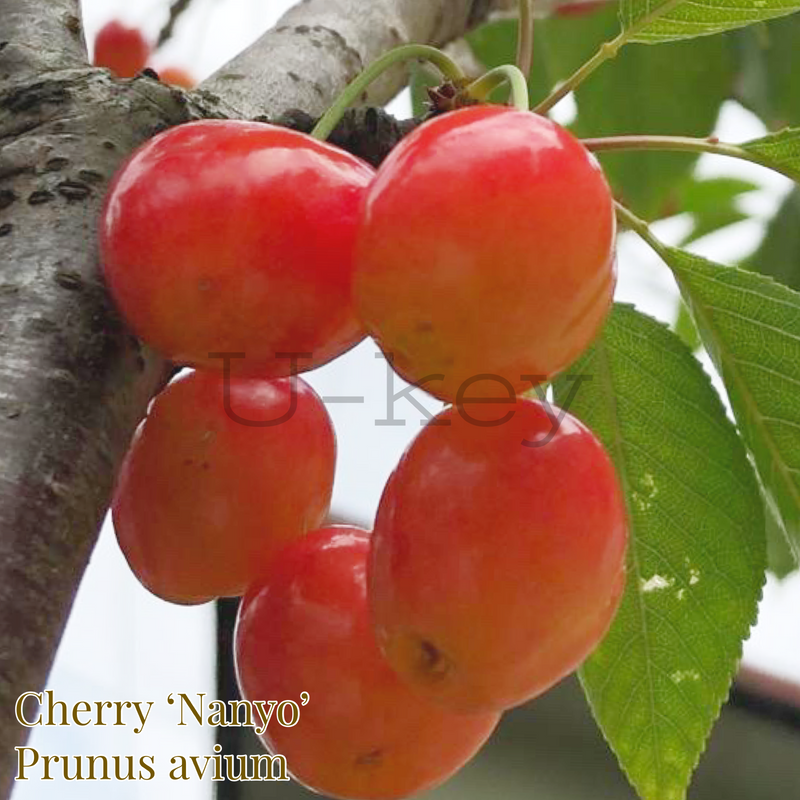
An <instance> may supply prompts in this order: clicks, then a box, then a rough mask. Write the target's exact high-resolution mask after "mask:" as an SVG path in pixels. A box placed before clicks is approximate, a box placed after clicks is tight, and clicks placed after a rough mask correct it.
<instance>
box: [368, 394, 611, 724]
mask: <svg viewBox="0 0 800 800" xmlns="http://www.w3.org/2000/svg"><path fill="white" fill-rule="evenodd" d="M468 411H469V408H465V409H461V410H460V411H459V410H458V409H454V408H449V409H447V410H445V411H443V412H442V413H441V414H439V415H438V416H437V417H436V418H435V419H434V420H433V421H431V422H430V423H429V424H428V425H427V427H425V428H424V429H423V431H422V432H421V433H420V434H419V436H418V437H417V438H416V439H415V440H414V442H413V443H412V444H411V446H410V447H409V449H408V450H407V451H406V453H405V454H404V455H403V458H402V459H401V461H400V463H399V465H398V467H397V469H396V470H395V472H394V475H393V476H392V478H391V480H390V482H389V484H388V485H387V487H386V489H385V491H384V494H383V497H382V498H381V502H380V507H379V511H378V518H377V521H376V524H375V532H374V534H373V545H372V555H371V560H370V580H369V585H370V598H371V606H372V612H373V617H374V620H375V624H376V628H377V633H378V642H379V644H380V646H381V648H382V649H383V651H384V653H385V655H386V657H387V658H388V660H389V661H390V663H391V664H392V666H393V667H394V668H395V669H396V670H397V672H398V673H399V674H400V675H401V676H402V677H403V678H404V679H405V680H406V681H407V682H408V683H409V684H410V685H412V686H413V687H414V688H415V689H417V690H419V691H421V692H424V693H426V694H427V695H428V696H430V697H432V698H436V699H438V700H439V701H441V702H442V703H444V704H445V705H447V706H448V707H450V708H454V709H458V710H468V711H479V710H481V711H485V710H489V709H503V708H508V707H510V706H513V705H517V704H519V703H522V702H524V701H525V700H528V699H530V698H532V697H535V696H536V695H538V694H541V693H542V692H544V691H545V690H546V689H548V688H550V687H551V686H552V685H553V684H554V683H556V682H557V681H558V680H560V679H561V678H563V677H564V676H565V675H567V674H568V673H570V672H572V670H574V669H575V668H576V667H577V666H578V665H579V664H580V663H581V661H583V659H584V658H585V657H586V656H587V655H589V653H590V652H591V651H592V650H593V649H594V648H595V646H596V645H597V644H598V642H599V641H600V639H601V638H602V637H603V636H604V634H605V632H606V630H607V629H608V627H609V625H610V623H611V620H612V618H613V616H614V613H615V611H616V609H617V605H618V603H619V600H620V597H621V594H622V590H623V585H624V557H625V546H626V541H627V524H626V516H625V504H624V500H623V496H622V492H621V490H620V487H619V485H618V481H617V477H616V474H615V472H614V468H613V466H612V464H611V461H610V460H609V458H608V456H607V455H606V453H605V451H604V449H603V447H602V445H601V444H600V442H598V440H597V439H596V438H595V437H594V435H593V434H592V433H591V431H589V430H588V429H587V428H586V427H585V426H583V425H582V424H581V423H580V422H579V421H578V420H576V419H575V418H574V417H572V416H570V415H569V414H564V417H563V419H562V420H561V422H560V423H556V421H555V417H553V416H551V415H549V414H548V413H547V411H546V409H545V407H543V406H542V404H541V403H538V402H535V401H532V400H527V399H525V398H517V399H516V401H515V403H513V404H501V403H496V404H494V403H492V404H486V405H483V406H482V407H481V419H482V420H489V419H494V420H502V419H506V420H507V421H506V422H505V423H504V424H500V425H496V426H493V427H485V426H484V425H479V424H475V423H474V422H472V421H470V420H469V418H467V417H466V413H467V412H468ZM559 413H561V412H560V411H559V409H552V414H559ZM509 415H510V418H509ZM556 427H557V430H556ZM548 437H549V438H548ZM526 443H527V444H526ZM529 445H534V446H529Z"/></svg>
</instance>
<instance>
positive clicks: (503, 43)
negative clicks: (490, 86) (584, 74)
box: [466, 19, 591, 103]
mask: <svg viewBox="0 0 800 800" xmlns="http://www.w3.org/2000/svg"><path fill="white" fill-rule="evenodd" d="M547 22H548V21H546V20H537V21H536V27H535V28H534V42H533V62H532V64H531V74H530V76H529V81H528V84H529V88H530V100H531V103H537V102H538V101H539V100H541V99H542V98H544V97H545V96H546V95H547V93H548V92H549V91H550V89H552V88H553V86H554V85H555V82H556V77H555V76H554V75H552V74H551V72H550V67H549V66H548V64H547V63H546V62H545V60H544V59H543V57H542V53H543V50H542V44H543V41H544V39H545V36H546V33H545V30H544V28H545V26H546V25H547ZM466 40H467V43H468V44H469V46H470V49H471V50H472V52H473V54H474V56H475V57H476V58H477V59H478V60H479V61H480V62H481V63H482V64H483V65H484V66H485V67H486V69H487V70H488V69H493V68H494V67H499V66H501V65H503V64H513V63H514V59H515V58H516V53H517V23H516V21H515V20H511V19H501V20H495V21H493V22H488V23H486V24H485V25H481V26H480V27H478V28H476V29H475V30H473V31H471V32H470V33H468V34H467V36H466ZM564 46H565V47H566V48H567V49H571V48H572V47H573V42H571V41H569V40H565V42H564ZM588 55H591V53H589V54H587V57H588ZM497 96H498V97H499V94H498V95H497Z"/></svg>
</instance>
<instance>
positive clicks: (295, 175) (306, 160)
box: [100, 120, 374, 378]
mask: <svg viewBox="0 0 800 800" xmlns="http://www.w3.org/2000/svg"><path fill="white" fill-rule="evenodd" d="M373 174H374V170H373V169H372V168H371V167H370V166H368V165H367V164H365V163H363V162H361V161H360V160H359V159H357V158H355V157H354V156H351V155H349V154H348V153H345V152H344V151H342V150H339V149H337V148H335V147H333V146H331V145H328V144H325V143H323V142H318V141H316V140H315V139H312V138H311V137H309V136H306V135H304V134H301V133H297V132H295V131H292V130H288V129H285V128H278V127H275V126H272V125H266V124H262V123H256V122H241V121H220V120H206V121H201V122H193V123H188V124H186V125H181V126H178V127H176V128H171V129H170V130H168V131H165V132H164V133H162V134H160V135H158V136H156V137H155V138H153V139H151V140H150V141H149V142H147V143H146V144H145V145H144V146H143V147H141V148H140V149H139V150H137V151H136V152H135V153H134V155H133V156H132V157H131V159H130V160H129V161H128V162H127V163H126V164H125V165H124V166H123V168H122V169H121V170H120V172H119V173H118V174H117V176H116V177H115V179H114V181H113V182H112V185H111V188H110V191H109V194H108V196H107V199H106V202H105V206H104V210H103V214H102V218H101V224H100V250H101V260H102V264H103V269H104V274H105V279H106V283H107V284H108V287H109V289H110V291H111V294H112V296H113V298H114V300H115V301H116V303H117V305H118V306H119V308H120V310H121V311H122V314H123V315H124V316H125V318H126V319H127V321H128V322H129V324H130V325H131V327H132V328H133V330H134V331H135V332H136V333H137V334H138V335H139V336H141V337H142V339H144V340H145V341H146V342H147V343H148V344H150V345H151V346H152V347H154V348H155V349H156V350H158V351H160V352H161V353H162V354H163V355H165V356H166V357H168V358H170V359H171V360H173V361H175V362H177V363H181V364H188V365H191V366H198V367H205V368H211V369H221V368H222V363H223V362H222V360H221V359H220V358H219V357H218V356H215V355H214V354H218V353H221V352H227V353H240V354H243V357H239V358H235V359H233V360H232V362H231V365H232V369H233V370H234V371H235V372H236V373H238V374H243V375H253V376H257V377H266V378H272V377H282V376H285V375H289V374H292V373H293V372H296V371H297V370H298V369H299V370H306V369H311V368H312V367H315V366H319V365H320V364H324V363H325V362H327V361H330V360H331V359H332V358H335V357H336V356H337V355H339V354H340V353H342V352H344V351H345V350H347V349H349V348H350V347H352V346H353V345H354V344H356V343H357V342H358V341H359V340H360V339H361V338H362V336H363V331H362V328H361V325H360V323H359V322H358V321H357V320H356V317H355V315H354V311H353V308H352V299H351V294H352V286H351V284H352V270H353V250H354V247H355V236H356V225H357V220H358V214H359V206H360V203H361V198H362V195H363V193H364V189H365V188H366V186H367V184H368V183H369V182H370V181H371V180H372V177H373ZM291 354H295V357H294V359H293V358H292V356H291ZM293 361H294V362H296V366H294V367H293Z"/></svg>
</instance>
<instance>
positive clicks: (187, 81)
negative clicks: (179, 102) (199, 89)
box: [158, 67, 197, 89]
mask: <svg viewBox="0 0 800 800" xmlns="http://www.w3.org/2000/svg"><path fill="white" fill-rule="evenodd" d="M158 77H159V78H160V79H161V82H162V83H169V84H172V85H173V86H181V87H183V88H184V89H193V88H194V87H195V86H197V81H196V80H195V79H194V77H193V76H192V75H191V74H190V73H189V72H187V71H186V70H185V69H181V67H165V68H164V69H160V70H159V71H158Z"/></svg>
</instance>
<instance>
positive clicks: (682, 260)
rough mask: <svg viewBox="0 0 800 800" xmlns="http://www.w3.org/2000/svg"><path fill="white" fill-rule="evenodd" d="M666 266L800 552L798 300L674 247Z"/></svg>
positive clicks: (665, 253) (768, 282)
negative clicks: (679, 291) (681, 295)
mask: <svg viewBox="0 0 800 800" xmlns="http://www.w3.org/2000/svg"><path fill="white" fill-rule="evenodd" d="M660 253H661V256H662V257H663V258H664V260H665V261H666V262H667V263H668V264H669V265H670V267H672V270H673V272H674V273H675V276H676V278H677V279H678V282H679V284H680V286H681V291H682V292H683V294H684V297H685V298H686V299H687V301H688V303H689V306H690V308H691V310H692V315H693V316H694V320H695V322H696V323H697V327H698V329H699V330H700V335H701V336H702V338H703V342H704V344H705V346H706V350H708V353H709V355H710V356H711V358H712V360H713V361H714V364H715V365H716V367H717V369H718V370H719V372H720V374H721V376H722V379H723V381H724V382H725V387H726V389H727V391H728V396H729V397H730V401H731V406H732V408H733V413H734V416H735V417H736V421H737V423H738V424H739V429H740V430H741V432H742V435H743V436H744V439H745V442H746V443H747V446H748V448H749V449H750V452H751V453H752V454H753V458H754V460H755V463H756V467H757V468H758V472H759V475H760V477H761V482H762V484H763V485H764V487H765V489H766V490H767V491H768V492H769V494H770V495H771V497H772V498H773V500H774V501H775V502H776V503H777V506H778V508H779V509H780V512H781V516H782V518H783V523H784V525H785V527H786V531H787V533H788V535H789V537H790V539H791V541H792V542H793V546H794V547H795V548H798V552H800V391H798V389H799V388H800V294H798V293H797V292H794V291H792V290H791V289H789V288H788V287H786V286H783V285H781V284H780V283H776V282H775V281H773V280H772V279H771V278H768V277H765V276H763V275H759V274H756V273H754V272H748V271H746V270H743V269H737V268H735V267H724V266H721V265H720V264H715V263H713V262H712V261H708V260H706V259H704V258H701V257H699V256H696V255H693V254H691V253H687V252H686V251H684V250H679V249H677V248H672V247H669V248H668V247H662V248H661V250H660Z"/></svg>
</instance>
